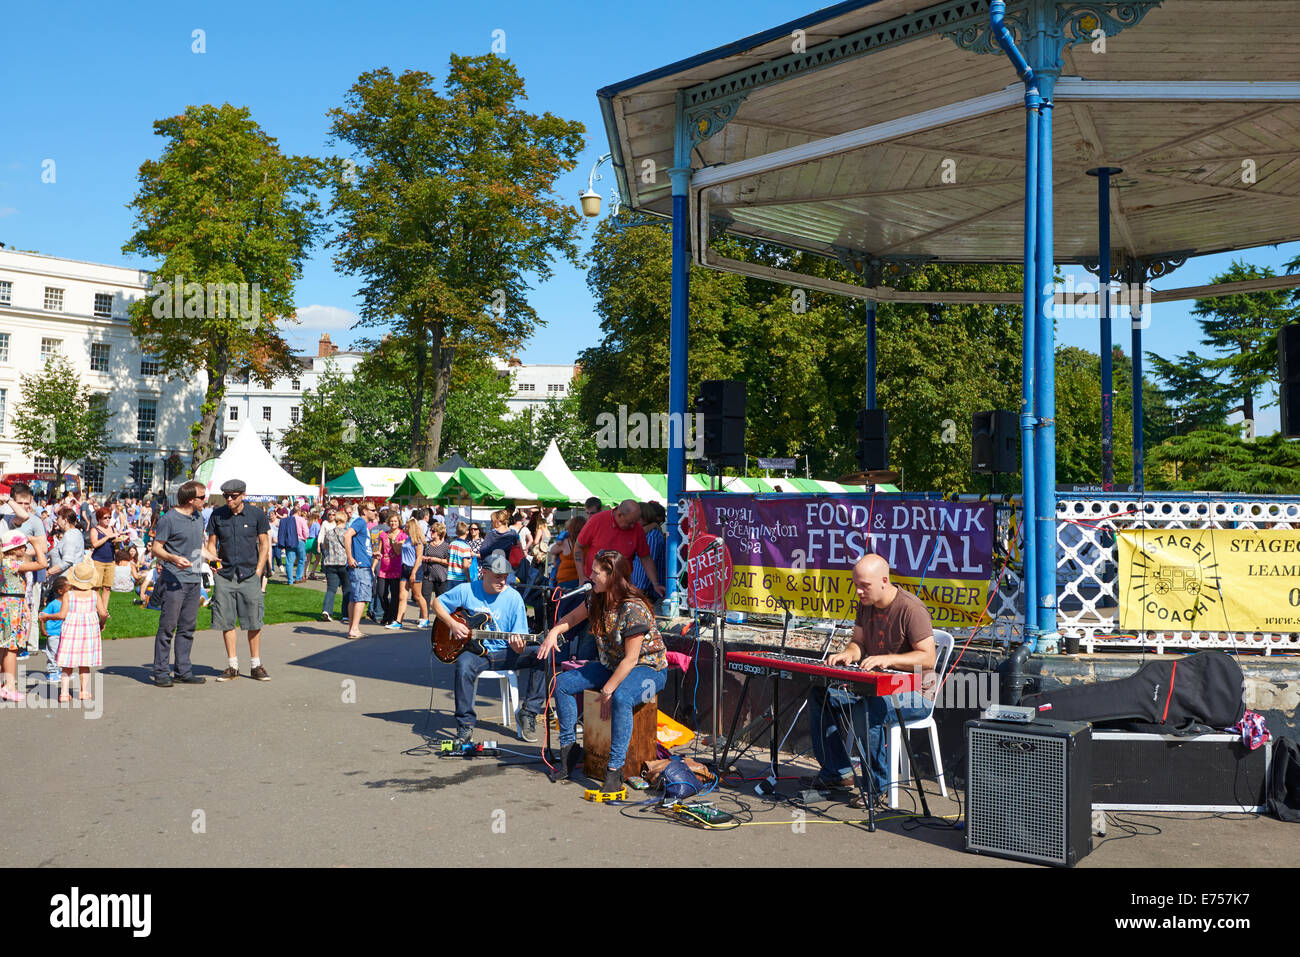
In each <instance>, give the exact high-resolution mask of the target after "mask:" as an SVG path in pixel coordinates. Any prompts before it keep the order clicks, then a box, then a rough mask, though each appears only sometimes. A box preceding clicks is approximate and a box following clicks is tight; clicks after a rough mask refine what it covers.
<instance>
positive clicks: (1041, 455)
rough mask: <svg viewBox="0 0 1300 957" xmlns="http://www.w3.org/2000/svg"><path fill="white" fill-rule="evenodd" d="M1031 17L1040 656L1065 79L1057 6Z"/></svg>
mask: <svg viewBox="0 0 1300 957" xmlns="http://www.w3.org/2000/svg"><path fill="white" fill-rule="evenodd" d="M1027 13H1028V15H1029V17H1030V21H1029V22H1030V29H1029V34H1030V37H1031V42H1030V51H1031V52H1030V57H1029V62H1030V66H1031V67H1032V68H1033V70H1034V74H1035V76H1036V77H1037V78H1038V92H1039V93H1040V94H1041V96H1042V98H1043V100H1042V105H1041V107H1040V116H1039V121H1038V250H1037V260H1038V269H1037V273H1038V286H1037V292H1038V303H1039V306H1038V316H1037V329H1036V336H1035V342H1034V346H1035V349H1036V350H1037V352H1038V357H1037V360H1036V362H1035V366H1036V379H1035V381H1034V413H1035V415H1036V417H1037V419H1038V424H1037V428H1038V434H1037V436H1036V440H1035V443H1034V508H1035V512H1036V522H1035V529H1034V541H1035V543H1036V545H1037V554H1036V555H1035V569H1034V571H1035V574H1036V576H1037V579H1038V589H1037V590H1038V631H1039V636H1040V645H1039V650H1041V651H1054V650H1055V648H1056V645H1057V642H1058V640H1059V635H1058V634H1057V631H1056V551H1057V548H1056V327H1055V323H1054V320H1055V315H1056V310H1055V305H1056V263H1055V255H1054V253H1055V245H1054V235H1053V229H1054V222H1053V202H1054V190H1053V186H1052V94H1053V93H1054V92H1055V89H1056V78H1057V76H1058V75H1059V74H1060V47H1059V45H1058V43H1059V34H1060V28H1059V26H1058V25H1057V8H1056V3H1055V2H1053V0H1047V2H1044V0H1036V2H1034V3H1033V4H1032V5H1031V6H1030V8H1029V9H1028V11H1027Z"/></svg>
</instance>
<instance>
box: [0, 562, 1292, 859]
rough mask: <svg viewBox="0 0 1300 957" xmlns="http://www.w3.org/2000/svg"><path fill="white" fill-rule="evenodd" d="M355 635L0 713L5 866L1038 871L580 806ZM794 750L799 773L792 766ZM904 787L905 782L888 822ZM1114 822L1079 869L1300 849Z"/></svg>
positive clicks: (1242, 819) (781, 808) (907, 803)
mask: <svg viewBox="0 0 1300 957" xmlns="http://www.w3.org/2000/svg"><path fill="white" fill-rule="evenodd" d="M273 587H276V586H273ZM363 630H364V631H365V637H364V638H361V639H359V640H356V641H348V640H346V639H345V638H344V637H343V634H344V631H345V626H344V625H340V624H339V623H337V622H335V623H333V624H325V623H315V622H311V623H304V624H281V625H272V626H269V627H268V628H267V629H266V630H265V631H264V632H263V638H262V660H263V663H264V664H265V666H266V667H267V669H268V670H269V672H270V674H271V677H272V680H271V681H269V682H258V681H254V680H252V679H251V678H249V677H248V671H249V662H248V648H247V643H246V641H245V639H244V638H243V636H242V635H241V637H240V650H239V654H240V671H241V673H242V675H243V677H241V678H239V679H237V680H236V681H233V682H229V683H221V684H217V683H216V682H215V678H216V676H217V675H218V674H219V673H220V671H221V669H222V668H224V667H225V655H224V650H223V647H222V643H221V638H220V635H219V634H218V633H217V632H215V631H204V632H200V633H199V635H198V637H197V639H196V641H195V646H194V648H195V650H194V663H195V669H194V670H195V674H199V675H203V676H204V677H206V678H207V683H206V684H204V685H195V686H186V685H175V686H173V687H171V688H167V689H160V688H156V687H154V686H153V684H152V682H151V680H150V671H151V665H152V659H153V639H152V638H130V639H119V640H116V641H110V642H106V643H105V645H104V667H103V668H102V670H101V671H100V672H99V673H98V674H97V676H96V679H95V689H96V690H95V694H96V698H97V700H96V701H95V702H94V705H93V706H92V707H91V708H89V709H83V708H81V707H80V706H79V703H74V706H73V707H66V706H65V707H63V708H57V707H55V708H50V707H43V708H38V707H34V706H33V705H34V704H35V698H34V697H33V698H29V699H28V702H27V706H25V707H14V706H11V707H9V708H7V709H4V710H3V711H0V721H3V722H4V723H5V726H6V727H7V730H8V734H7V735H6V738H5V740H6V741H7V742H9V744H10V749H9V754H8V755H7V758H8V760H7V761H6V773H5V774H4V775H3V778H0V799H2V800H3V802H4V806H5V807H6V808H9V809H11V811H12V810H15V809H16V810H22V811H25V812H27V813H23V814H22V815H21V826H19V827H7V828H5V829H4V831H3V837H2V838H0V854H2V855H3V860H4V862H5V864H6V865H7V866H10V867H13V866H18V867H33V866H53V867H78V868H79V867H131V868H137V867H138V868H150V867H160V866H168V867H198V866H203V867H223V866H224V867H286V866H290V867H302V866H308V867H370V866H381V867H382V866H438V867H465V866H497V865H510V866H529V867H539V866H540V867H552V866H582V867H590V866H602V865H604V866H643V865H660V866H683V867H700V866H723V867H753V866H772V865H774V864H779V865H781V866H786V867H812V866H831V867H854V866H922V867H934V868H956V867H963V868H964V867H999V868H1001V867H1025V866H1032V865H1025V864H1023V863H1020V862H1012V861H1004V860H999V859H995V858H989V857H982V856H976V855H972V854H967V853H965V852H964V851H963V850H962V837H963V835H962V832H960V831H958V830H953V829H949V828H944V827H917V826H916V824H917V821H916V820H915V819H914V818H908V817H904V816H902V815H901V814H900V813H898V812H894V813H886V814H884V815H882V818H883V820H882V822H881V824H880V826H879V830H878V831H877V832H876V833H874V834H872V833H868V831H867V830H866V828H865V826H864V825H860V824H844V823H834V822H841V821H860V820H861V819H862V818H863V816H864V815H863V812H860V811H852V810H850V809H849V808H848V807H847V806H846V805H845V804H843V803H824V804H818V805H814V806H812V807H810V808H808V809H806V810H804V809H800V808H798V807H796V806H794V805H792V804H790V803H784V802H774V801H770V800H767V799H763V798H760V797H758V796H756V795H754V794H753V792H752V790H749V788H751V787H752V784H749V785H744V789H741V786H740V785H739V784H737V786H735V787H731V786H728V787H724V788H721V789H719V791H718V792H716V793H715V794H713V795H709V797H710V798H711V799H715V800H716V803H717V804H718V806H719V807H722V808H723V809H726V810H730V811H732V812H736V813H737V815H738V817H737V820H738V821H745V822H752V823H747V824H746V825H745V826H742V827H733V828H730V829H727V830H704V829H700V828H696V827H690V826H687V825H686V824H682V823H678V822H676V821H671V820H668V819H666V818H664V817H662V816H661V815H659V814H657V813H655V812H653V811H647V810H645V809H644V808H637V807H632V806H622V807H620V806H615V805H610V804H593V803H590V802H587V801H585V800H583V793H582V792H583V785H582V784H581V783H569V784H561V785H556V784H551V783H550V782H549V781H548V780H547V778H546V777H545V775H544V771H545V767H544V766H543V765H542V763H541V761H540V754H541V748H540V745H537V744H525V743H524V742H522V741H519V740H517V739H516V738H515V736H514V734H513V733H512V732H511V731H509V730H507V729H505V728H503V727H502V726H501V725H500V724H499V723H498V722H499V720H500V717H501V707H500V701H499V698H498V691H499V685H498V684H497V682H495V681H485V682H482V683H481V685H480V688H479V696H478V704H477V710H478V714H479V722H480V723H479V728H478V731H477V734H476V740H484V739H487V738H494V739H496V740H497V741H498V742H500V744H501V746H502V747H504V748H508V749H510V750H511V751H514V752H518V753H517V754H506V755H502V756H501V757H500V758H499V759H493V758H476V759H472V760H466V759H462V758H443V757H439V756H437V754H436V753H433V752H432V751H421V750H419V749H421V746H422V745H424V743H425V740H426V739H425V737H424V736H425V735H428V736H429V737H431V738H434V739H436V738H440V737H442V736H444V735H449V734H450V733H451V732H452V731H453V726H454V722H453V721H452V719H451V709H452V696H451V692H450V686H451V672H452V666H450V665H445V664H442V663H441V662H437V661H436V660H434V659H432V657H431V655H430V654H429V641H428V637H427V634H425V633H416V632H415V630H414V628H413V627H408V628H407V629H406V630H403V631H401V632H394V631H387V630H384V629H382V628H379V627H377V626H374V625H369V624H366V625H364V626H363ZM24 664H27V665H29V666H30V667H31V670H30V671H29V672H26V673H25V674H24V680H25V682H26V683H27V685H28V686H29V687H30V688H31V689H32V690H33V692H34V694H35V695H40V696H45V695H47V694H48V693H49V692H48V687H49V686H47V685H45V683H44V680H43V677H42V676H41V672H42V670H43V659H42V656H40V655H33V656H32V658H31V659H29V660H28V661H27V662H25V663H24ZM431 699H432V710H430V703H431ZM43 700H46V699H43ZM539 724H540V722H539ZM412 749H416V750H414V751H413V750H412ZM688 751H689V749H688ZM710 754H711V752H710V751H708V750H707V749H706V750H702V751H701V753H700V756H701V757H708V756H709V755H710ZM750 756H751V757H755V755H754V752H750ZM799 763H800V764H801V765H802V766H803V769H804V770H803V772H802V773H807V771H806V768H807V767H808V766H809V765H808V762H807V761H806V760H805V761H801V762H799ZM741 770H742V771H744V773H745V774H746V775H747V776H751V777H757V776H760V775H761V774H762V773H763V772H764V770H765V768H764V765H763V764H762V763H760V760H752V761H751V760H749V758H746V760H745V761H743V762H742V764H741ZM783 773H785V774H790V775H797V774H799V773H801V769H800V768H799V767H794V766H791V767H788V768H786V769H785V770H784V772H783ZM783 790H787V791H789V792H791V793H793V792H794V791H795V790H797V788H796V786H795V782H794V781H785V782H783ZM629 793H631V792H629ZM927 793H928V794H929V802H930V807H931V811H932V812H933V813H934V814H936V815H941V816H942V815H948V816H949V820H955V819H956V815H957V813H958V804H957V803H956V800H955V795H953V794H952V793H951V791H950V796H949V798H946V799H945V798H943V797H940V796H939V795H938V793H937V787H936V785H935V783H934V782H933V781H928V782H927ZM913 800H914V799H913V798H912V797H911V796H905V798H904V801H903V803H904V811H903V813H904V814H905V813H906V812H907V811H908V810H910V807H911V805H912V802H913ZM38 809H39V810H38ZM1119 816H1120V817H1122V818H1125V819H1127V820H1129V821H1133V822H1141V823H1142V824H1143V825H1144V826H1143V827H1142V828H1141V829H1140V830H1141V831H1143V833H1141V834H1134V835H1132V836H1127V835H1125V833H1124V831H1123V830H1121V829H1118V828H1116V827H1113V826H1112V829H1111V830H1110V832H1109V835H1108V837H1109V838H1110V839H1108V840H1105V841H1104V842H1102V843H1099V844H1098V845H1097V846H1096V848H1095V850H1094V851H1093V853H1092V854H1091V855H1089V856H1088V857H1086V858H1085V859H1084V860H1083V861H1082V862H1081V864H1080V865H1079V866H1080V868H1107V867H1120V868H1123V867H1139V866H1140V867H1156V868H1186V867H1205V866H1211V867H1223V868H1248V867H1250V868H1254V867H1268V866H1294V864H1295V861H1296V847H1297V843H1296V838H1295V835H1296V831H1295V829H1294V828H1293V827H1292V826H1289V825H1287V824H1283V823H1281V822H1279V821H1276V820H1274V819H1271V818H1267V817H1254V816H1246V815H1223V816H1213V815H1166V816H1161V817H1155V816H1150V815H1138V814H1132V813H1126V814H1120V815H1119ZM1152 826H1154V827H1155V828H1158V829H1159V833H1158V834H1157V833H1154V830H1153V827H1152ZM1099 840H1100V839H1099Z"/></svg>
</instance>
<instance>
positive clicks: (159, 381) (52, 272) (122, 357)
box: [0, 248, 365, 494]
mask: <svg viewBox="0 0 1300 957" xmlns="http://www.w3.org/2000/svg"><path fill="white" fill-rule="evenodd" d="M149 281H150V277H149V273H147V272H144V271H142V270H137V269H128V268H125V267H121V266H107V265H103V264H100V263H90V262H82V261H79V260H73V259H62V258H59V257H56V256H45V255H41V254H39V253H28V252H19V251H17V250H12V249H4V248H0V475H3V474H11V475H12V474H23V473H48V472H51V471H52V469H53V463H51V462H48V461H43V460H41V459H40V457H38V456H32V455H29V454H27V453H26V452H24V451H23V450H22V448H21V446H20V445H19V443H18V440H17V438H16V436H15V434H14V429H13V424H12V415H13V410H14V409H15V408H16V407H17V405H18V403H19V402H20V401H21V400H22V389H21V385H20V378H21V376H23V375H34V374H38V373H40V372H41V370H42V369H43V368H44V365H45V359H46V358H47V357H48V356H51V355H55V354H61V355H63V356H65V357H66V358H67V359H68V360H69V361H70V362H71V364H72V366H73V368H74V369H75V370H76V371H77V373H78V374H79V375H80V377H81V381H82V382H84V383H85V384H86V385H88V386H89V388H90V390H91V392H92V393H93V394H94V395H97V396H103V397H104V398H103V401H105V402H106V403H107V404H108V407H109V411H111V412H112V413H113V416H112V418H111V419H109V424H108V429H109V443H108V444H109V447H110V449H111V450H112V451H110V452H109V454H108V455H107V456H105V457H104V460H103V461H100V462H66V463H64V466H63V471H64V473H65V474H71V475H76V476H79V477H80V479H81V482H82V486H83V488H89V489H90V490H92V491H93V492H95V493H96V494H98V493H102V492H105V491H107V492H115V491H121V490H123V489H127V488H130V487H135V486H136V485H137V483H138V485H139V486H142V487H143V489H144V490H146V491H150V490H162V489H164V488H174V487H175V486H176V485H178V484H179V483H180V482H181V481H184V477H186V476H188V475H189V474H190V460H191V456H192V444H191V437H190V428H191V426H192V425H193V424H194V423H195V422H197V421H198V420H199V410H200V407H201V406H202V404H203V396H204V392H205V391H206V388H207V375H206V373H204V372H202V371H199V372H197V373H196V374H194V375H193V376H190V377H187V378H184V377H183V378H176V379H167V378H165V377H164V376H162V375H161V374H159V370H158V368H157V364H156V363H155V362H153V360H152V359H151V357H149V356H147V355H145V354H144V353H142V352H141V350H140V344H139V341H138V340H137V339H136V338H135V336H134V335H132V333H131V324H130V320H129V318H128V310H129V308H130V305H131V303H133V302H135V301H136V300H138V299H142V298H144V297H146V296H147V295H148V291H149ZM364 356H365V354H364V353H360V352H348V351H341V350H340V349H339V348H338V347H337V346H335V345H334V344H333V343H331V342H330V340H329V335H328V334H325V335H323V336H322V337H321V339H320V342H319V343H318V346H317V355H315V356H302V357H299V358H298V361H299V363H300V364H301V372H295V373H294V374H292V375H288V376H284V377H283V378H281V379H278V380H276V382H275V383H274V384H273V385H272V386H271V387H270V388H265V387H263V386H260V385H258V384H257V383H255V382H249V381H248V380H247V378H244V377H241V376H238V375H231V376H229V377H228V378H227V382H226V395H225V399H224V401H223V402H222V405H221V410H220V418H219V420H218V425H217V444H218V448H219V449H221V448H225V445H226V443H227V442H229V441H230V439H231V438H233V437H234V435H235V434H236V433H237V432H239V431H240V429H243V428H249V427H252V428H255V429H256V430H257V431H258V433H259V437H261V438H262V439H263V444H264V445H266V446H267V447H268V449H269V450H270V451H271V454H272V455H273V456H274V457H275V458H276V460H277V461H281V460H283V458H284V453H283V447H282V444H281V441H280V439H281V437H282V435H283V433H284V431H285V430H286V429H289V428H291V427H292V426H294V425H296V424H297V422H298V418H299V416H300V415H301V407H302V393H303V392H305V391H306V390H308V389H313V390H314V389H316V388H317V387H318V384H319V382H320V379H321V376H322V375H323V374H324V372H325V371H326V369H327V368H328V367H330V366H331V365H332V366H333V367H334V368H335V369H336V370H337V371H338V372H339V373H340V374H341V375H343V376H345V377H347V376H351V375H352V373H353V370H354V369H355V368H356V366H357V365H358V363H360V362H361V360H362V359H363V358H364ZM268 430H269V431H268ZM173 456H175V457H178V458H179V460H180V462H182V463H183V467H182V469H181V470H180V471H179V473H172V474H170V475H169V474H167V472H166V468H167V466H166V463H167V460H168V459H169V458H172V457H173Z"/></svg>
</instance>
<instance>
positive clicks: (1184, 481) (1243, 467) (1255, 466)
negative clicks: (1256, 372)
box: [1151, 425, 1300, 495]
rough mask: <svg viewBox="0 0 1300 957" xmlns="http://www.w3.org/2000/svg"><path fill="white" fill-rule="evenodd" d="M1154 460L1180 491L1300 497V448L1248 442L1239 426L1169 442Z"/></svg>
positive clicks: (1278, 440) (1274, 440) (1280, 441)
mask: <svg viewBox="0 0 1300 957" xmlns="http://www.w3.org/2000/svg"><path fill="white" fill-rule="evenodd" d="M1151 458H1152V460H1153V462H1154V463H1155V464H1156V465H1157V466H1159V468H1160V470H1161V471H1162V472H1164V473H1165V474H1166V475H1169V474H1172V475H1173V476H1174V477H1173V478H1172V480H1170V479H1167V480H1166V482H1167V485H1168V487H1170V488H1173V489H1176V490H1179V491H1204V490H1209V491H1220V492H1243V493H1248V494H1270V495H1294V494H1296V493H1297V492H1300V446H1297V445H1296V444H1294V443H1292V442H1288V441H1286V440H1285V439H1284V438H1282V436H1281V435H1270V436H1265V437H1263V438H1259V439H1256V440H1253V441H1247V440H1244V439H1243V438H1242V437H1241V435H1240V430H1239V429H1237V428H1236V427H1235V426H1230V425H1223V426H1219V427H1218V428H1208V429H1198V430H1196V431H1194V432H1191V433H1189V434H1187V435H1179V436H1174V437H1173V438H1170V439H1168V440H1166V441H1165V442H1164V443H1163V444H1162V445H1160V446H1159V447H1158V448H1156V449H1154V450H1153V451H1152V455H1151Z"/></svg>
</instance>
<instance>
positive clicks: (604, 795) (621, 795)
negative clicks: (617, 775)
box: [582, 788, 627, 804]
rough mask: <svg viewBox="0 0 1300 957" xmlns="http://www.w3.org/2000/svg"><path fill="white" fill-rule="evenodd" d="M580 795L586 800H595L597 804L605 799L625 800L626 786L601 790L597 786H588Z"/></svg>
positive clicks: (605, 800)
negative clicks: (614, 789) (611, 789)
mask: <svg viewBox="0 0 1300 957" xmlns="http://www.w3.org/2000/svg"><path fill="white" fill-rule="evenodd" d="M582 796H583V797H584V798H585V799H586V800H588V801H595V802H596V803H597V804H604V803H606V802H607V801H626V800H627V788H623V789H622V790H619V791H601V790H599V789H598V788H588V789H587V790H585V791H583V792H582Z"/></svg>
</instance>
